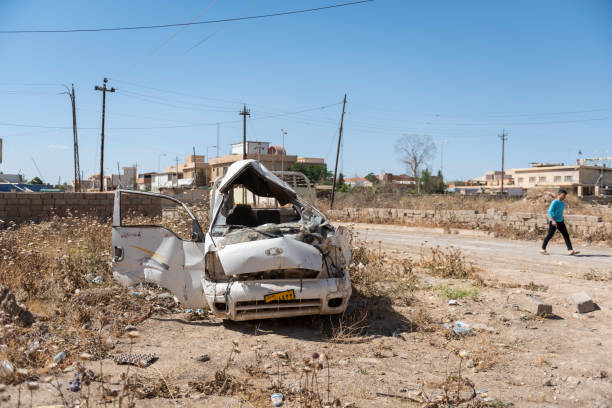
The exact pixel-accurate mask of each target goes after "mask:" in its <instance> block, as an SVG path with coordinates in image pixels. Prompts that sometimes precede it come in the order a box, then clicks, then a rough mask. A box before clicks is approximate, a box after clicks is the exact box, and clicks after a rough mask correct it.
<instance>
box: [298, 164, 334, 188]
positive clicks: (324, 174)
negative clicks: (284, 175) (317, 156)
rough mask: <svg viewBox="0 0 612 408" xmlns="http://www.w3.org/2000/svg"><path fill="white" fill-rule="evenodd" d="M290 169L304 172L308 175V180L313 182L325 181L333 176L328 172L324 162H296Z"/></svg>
mask: <svg viewBox="0 0 612 408" xmlns="http://www.w3.org/2000/svg"><path fill="white" fill-rule="evenodd" d="M289 170H291V171H299V172H300V173H304V175H305V176H306V177H308V180H310V181H311V182H313V183H325V182H326V181H327V180H328V179H330V178H331V173H330V172H328V171H327V167H325V166H324V165H322V164H312V163H308V164H304V163H294V164H293V165H292V166H291V168H290V169H289Z"/></svg>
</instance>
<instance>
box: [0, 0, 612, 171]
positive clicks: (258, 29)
mask: <svg viewBox="0 0 612 408" xmlns="http://www.w3.org/2000/svg"><path fill="white" fill-rule="evenodd" d="M341 2H343V0H335V1H331V0H301V1H295V0H294V1H281V0H234V1H222V0H218V1H214V0H207V1H181V2H173V1H167V0H166V1H162V0H149V1H129V2H127V1H87V2H84V1H76V0H75V1H58V2H50V1H46V0H40V1H16V0H15V1H8V0H7V1H1V2H0V30H11V29H65V28H91V27H106V26H132V25H152V24H164V23H175V22H188V21H191V20H192V19H194V18H195V19H197V20H207V19H219V18H226V17H236V16H244V15H255V14H265V13H269V12H277V11H284V10H294V9H301V8H310V7H319V6H324V5H329V4H336V3H341ZM175 34H176V35H175ZM211 35H212V36H211ZM209 36H210V37H209ZM171 37H172V38H171ZM205 39H206V40H205ZM168 40H169V41H168ZM202 40H205V41H204V42H203V43H201V44H200V45H199V46H197V47H195V48H193V49H191V50H189V49H190V48H191V47H193V46H194V45H195V44H197V43H199V42H200V41H202ZM105 76H107V77H109V78H110V81H109V85H110V86H114V87H115V88H117V92H116V93H115V94H111V95H109V96H108V97H107V124H106V125H107V131H106V150H105V167H106V168H107V170H106V171H107V172H109V171H114V172H116V168H117V162H120V164H121V165H122V166H124V165H130V164H133V163H137V164H138V166H139V171H141V170H148V171H155V170H157V163H158V159H161V164H162V166H164V165H170V164H172V163H173V162H174V158H175V157H176V156H178V157H179V158H180V160H184V156H185V155H186V154H190V152H191V151H192V147H193V146H195V147H196V151H197V152H198V153H199V154H206V150H207V147H208V146H212V145H215V143H216V127H215V126H191V125H194V124H196V125H197V124H210V123H215V122H222V123H223V122H232V121H236V120H240V116H239V115H238V113H237V112H238V110H239V109H240V108H241V105H240V102H246V103H248V104H249V108H250V109H251V112H252V120H249V124H248V137H249V139H257V140H264V141H270V142H272V143H274V144H280V143H281V132H280V129H281V128H283V129H286V130H287V132H288V135H287V138H286V146H287V150H288V152H289V154H299V155H304V156H316V157H325V158H326V160H327V162H328V164H329V167H333V158H334V153H335V146H334V144H335V140H336V139H335V138H336V136H337V128H338V122H339V118H340V111H341V106H340V104H339V102H340V101H341V100H342V96H343V94H344V93H345V92H346V93H347V94H348V105H347V115H346V118H345V139H344V144H343V149H342V159H341V162H340V167H341V169H342V170H343V172H344V173H345V174H346V175H347V176H353V175H355V174H359V175H363V174H365V173H367V172H369V171H373V172H380V171H382V170H385V171H392V172H402V171H403V170H404V169H403V167H402V165H401V164H400V162H399V161H398V158H397V156H396V154H395V152H394V143H395V140H396V139H397V138H399V137H400V136H401V135H402V134H421V135H431V136H432V137H433V138H434V140H435V141H436V143H438V145H441V144H442V143H444V149H443V150H444V169H445V173H446V176H447V178H450V179H455V178H468V177H474V176H478V175H481V174H482V173H483V172H484V171H486V170H490V169H497V168H499V161H500V150H501V148H500V141H499V139H498V138H497V137H496V135H497V134H499V133H500V132H501V131H502V129H504V128H505V129H506V131H507V132H508V133H509V140H508V142H507V145H506V166H507V167H508V168H512V167H526V166H527V164H528V163H529V162H531V161H555V162H558V161H563V162H566V163H572V162H574V160H575V159H576V158H577V154H578V150H579V149H581V150H582V152H583V153H584V155H585V156H592V155H596V156H600V155H604V154H606V152H607V154H608V155H612V2H610V1H608V0H602V1H596V0H592V1H577V0H576V1H558V0H555V1H537V2H534V1H512V2H491V1H420V2H417V1H408V0H376V1H374V2H372V3H367V4H362V5H356V6H351V7H344V8H337V9H332V10H326V11H321V12H316V13H310V14H299V15H292V16H284V17H275V18H268V19H258V20H250V21H239V22H232V23H222V24H210V25H198V26H189V27H187V28H186V29H184V30H182V31H180V32H179V29H178V28H168V29H163V30H147V31H118V32H106V33H104V32H103V33H100V32H98V33H79V34H20V35H9V34H0V137H2V138H3V139H4V162H3V163H2V164H0V170H2V171H4V172H6V173H14V172H18V171H20V172H23V173H24V174H25V175H26V176H27V177H29V178H31V177H34V176H36V175H37V171H36V168H35V166H34V164H33V161H32V158H33V159H34V160H35V161H36V163H37V164H38V167H39V168H40V171H41V172H42V174H43V177H44V179H45V180H46V181H49V182H53V183H55V182H57V180H58V177H61V179H62V181H68V180H71V178H72V172H73V167H72V165H73V164H72V150H71V149H72V131H71V129H70V128H69V127H70V126H71V124H72V122H71V120H72V119H71V111H70V105H69V100H68V97H67V96H66V95H58V94H57V93H59V92H61V91H62V87H61V84H70V83H74V84H75V88H76V92H77V102H78V124H79V127H80V128H81V129H80V131H79V143H80V157H81V169H83V170H84V172H85V175H86V176H89V175H90V174H92V173H93V172H94V171H97V168H98V167H99V138H100V134H99V133H100V132H99V127H100V109H101V94H100V92H94V90H93V87H94V85H96V84H98V85H100V84H101V82H102V78H103V77H105ZM143 86H148V87H153V88H159V89H162V90H169V91H175V92H177V94H172V93H167V92H162V91H159V90H156V89H148V88H145V87H143ZM181 94H189V95H193V96H199V98H198V97H191V96H184V95H181ZM331 104H336V105H333V106H328V105H331ZM322 106H328V107H327V108H324V109H316V110H312V111H308V112H303V113H300V114H295V115H284V116H276V117H269V116H274V115H275V114H283V113H286V112H296V111H303V110H307V109H311V108H317V107H322ZM577 111H591V112H580V113H575V112H577ZM561 112H566V113H561ZM567 112H572V113H567ZM6 124H12V125H11V126H7V125H6ZM15 124H21V125H41V126H59V127H62V126H65V127H68V128H66V129H47V128H36V127H20V126H13V125H15ZM185 125H187V126H185ZM143 127H144V128H154V129H126V128H143ZM122 128H123V129H122ZM241 132H242V126H241V124H240V123H239V122H238V123H224V124H222V125H221V142H220V151H221V154H225V153H227V151H228V150H229V145H230V143H232V142H236V141H239V140H240V139H241ZM441 150H442V149H439V153H440V151H441ZM209 151H210V153H211V155H212V156H214V155H215V149H209ZM439 153H438V155H437V157H436V158H435V159H434V160H432V161H431V163H430V167H431V168H432V169H433V170H434V171H437V170H438V169H439V168H440V164H441V157H440V154H439ZM161 154H166V156H161V157H160V155H161Z"/></svg>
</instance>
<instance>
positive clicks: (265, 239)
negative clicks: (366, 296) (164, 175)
mask: <svg viewBox="0 0 612 408" xmlns="http://www.w3.org/2000/svg"><path fill="white" fill-rule="evenodd" d="M291 174H292V177H293V180H295V179H296V177H297V178H300V177H299V176H301V177H302V179H303V180H306V185H307V186H308V187H309V186H310V183H309V182H308V181H307V180H308V179H306V177H305V176H304V175H302V174H301V173H291ZM296 175H297V176H296ZM302 185H303V184H302ZM296 190H297V187H296V186H291V185H289V184H288V183H287V182H285V181H283V180H281V178H279V177H278V176H277V175H276V174H274V173H272V172H271V171H269V170H268V169H266V168H265V167H264V166H263V165H262V164H261V163H259V162H258V161H255V160H241V161H238V162H236V163H234V164H233V165H231V166H230V167H229V168H228V169H227V173H226V174H225V175H224V176H223V177H222V178H219V179H217V181H216V182H215V183H214V185H213V187H212V190H211V192H210V227H209V229H208V231H207V232H206V235H204V234H203V232H202V230H201V227H200V224H199V223H198V221H197V219H196V217H195V216H194V215H193V213H192V212H191V211H190V210H189V209H188V208H187V207H186V206H185V205H184V204H183V203H181V202H180V201H179V200H177V199H175V198H172V197H169V196H165V195H161V194H153V193H145V192H135V191H128V190H118V191H117V192H116V194H115V202H114V213H113V232H112V234H113V239H112V241H113V251H114V252H113V270H114V277H115V278H116V279H117V280H119V281H120V282H121V283H123V284H124V285H127V286H132V285H135V284H138V283H140V282H153V283H156V284H158V285H160V286H162V287H164V288H167V289H168V290H170V291H171V292H172V293H173V294H174V295H175V296H176V297H177V298H178V299H179V300H180V302H181V303H182V304H183V305H184V306H185V307H191V308H204V307H206V306H208V308H210V309H211V310H212V312H213V313H214V314H215V315H216V316H219V317H222V318H227V319H231V320H250V319H263V318H276V317H290V316H301V315H313V314H336V313H341V312H343V311H345V310H346V307H347V303H348V300H349V297H350V295H351V282H350V277H349V273H348V270H347V268H346V266H347V265H348V264H349V263H350V262H351V250H350V243H349V236H348V231H346V230H345V229H344V228H343V227H339V228H334V227H333V226H332V225H330V224H329V223H328V222H327V220H326V219H325V216H324V215H323V214H321V213H320V212H319V211H318V210H317V209H316V208H315V206H314V204H312V205H311V204H309V203H308V202H307V201H306V199H304V198H303V196H302V195H300V194H298V192H297V191H296ZM135 195H136V197H134V196H135ZM126 196H127V197H126ZM128 198H129V200H130V202H134V201H136V202H145V203H149V202H151V200H162V201H163V202H164V204H162V205H161V206H159V208H158V207H154V206H153V204H151V206H152V212H153V213H156V212H157V211H158V210H160V211H161V213H162V214H157V215H156V216H155V220H164V218H168V217H170V216H172V217H174V215H172V212H171V211H167V210H168V209H170V208H171V207H172V206H180V207H181V208H180V209H181V211H184V212H185V213H186V214H187V216H186V217H188V218H189V220H188V221H189V222H190V233H191V236H190V237H187V238H186V239H183V238H180V237H179V236H178V235H177V233H176V232H175V231H173V230H170V229H169V228H167V227H165V226H162V225H126V224H128V223H126V222H124V216H125V214H124V213H125V212H127V211H126V210H124V207H125V205H124V203H122V201H123V200H127V199H128ZM135 198H136V200H134V199H135ZM147 200H149V201H147ZM168 214H170V215H168ZM160 224H161V223H160Z"/></svg>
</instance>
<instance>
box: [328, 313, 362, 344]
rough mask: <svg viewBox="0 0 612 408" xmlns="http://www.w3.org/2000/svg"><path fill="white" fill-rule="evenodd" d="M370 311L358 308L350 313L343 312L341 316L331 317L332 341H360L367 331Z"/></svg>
mask: <svg viewBox="0 0 612 408" xmlns="http://www.w3.org/2000/svg"><path fill="white" fill-rule="evenodd" d="M368 327H369V324H368V312H367V311H366V310H356V311H353V312H350V313H346V312H345V313H343V314H342V315H341V316H340V317H339V318H337V319H335V322H334V319H332V318H330V330H331V333H330V336H329V339H328V341H329V342H330V343H339V344H350V343H359V342H361V341H362V340H363V336H364V335H365V334H366V333H367V329H368Z"/></svg>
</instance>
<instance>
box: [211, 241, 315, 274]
mask: <svg viewBox="0 0 612 408" xmlns="http://www.w3.org/2000/svg"><path fill="white" fill-rule="evenodd" d="M217 254H218V256H219V261H220V262H221V265H222V266H223V272H224V273H225V275H227V276H232V275H240V274H244V273H252V272H265V271H274V270H284V269H308V270H314V271H320V270H321V269H322V268H323V256H322V255H321V252H319V251H318V250H317V249H316V248H315V247H314V246H312V245H309V244H306V243H304V242H301V241H296V240H295V239H294V238H291V237H279V238H271V239H263V240H259V241H249V242H241V243H238V244H233V245H227V246H226V247H224V248H223V249H221V250H219V251H218V253H217Z"/></svg>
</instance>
